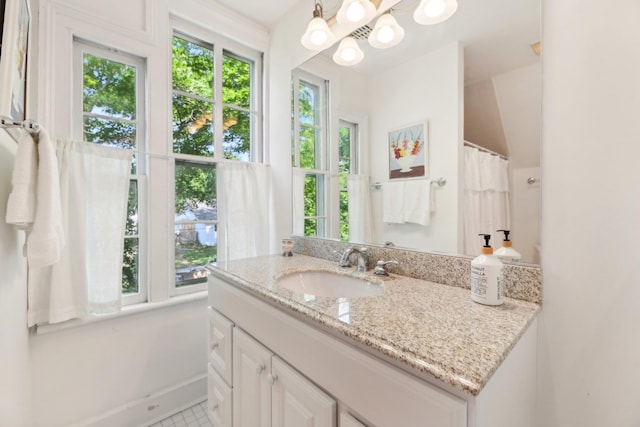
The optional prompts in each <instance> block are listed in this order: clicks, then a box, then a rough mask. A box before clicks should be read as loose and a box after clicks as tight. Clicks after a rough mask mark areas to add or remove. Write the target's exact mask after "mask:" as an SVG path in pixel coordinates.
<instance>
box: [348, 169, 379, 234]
mask: <svg viewBox="0 0 640 427" xmlns="http://www.w3.org/2000/svg"><path fill="white" fill-rule="evenodd" d="M347 192H348V194H349V240H351V241H355V242H372V241H373V218H372V210H371V196H370V187H369V177H368V176H366V175H349V176H347Z"/></svg>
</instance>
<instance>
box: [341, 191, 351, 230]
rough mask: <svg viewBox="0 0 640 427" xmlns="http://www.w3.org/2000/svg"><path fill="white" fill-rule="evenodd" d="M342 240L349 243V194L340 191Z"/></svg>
mask: <svg viewBox="0 0 640 427" xmlns="http://www.w3.org/2000/svg"><path fill="white" fill-rule="evenodd" d="M340 240H342V241H344V242H347V241H349V193H347V191H346V190H342V191H340Z"/></svg>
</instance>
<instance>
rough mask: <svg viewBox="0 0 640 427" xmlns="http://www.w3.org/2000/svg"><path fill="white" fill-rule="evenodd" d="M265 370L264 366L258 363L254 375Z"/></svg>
mask: <svg viewBox="0 0 640 427" xmlns="http://www.w3.org/2000/svg"><path fill="white" fill-rule="evenodd" d="M265 369H266V366H265V365H264V363H259V364H258V366H257V367H256V373H257V374H261V373H262V371H264V370H265Z"/></svg>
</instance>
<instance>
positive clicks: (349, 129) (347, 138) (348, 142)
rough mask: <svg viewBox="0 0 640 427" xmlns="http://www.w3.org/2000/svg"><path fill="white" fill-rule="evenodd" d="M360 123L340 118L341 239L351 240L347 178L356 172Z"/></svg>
mask: <svg viewBox="0 0 640 427" xmlns="http://www.w3.org/2000/svg"><path fill="white" fill-rule="evenodd" d="M357 132H358V125H357V124H356V123H351V122H347V121H345V120H340V128H339V129H338V191H339V206H340V240H342V241H343V242H348V241H349V190H348V186H347V178H348V176H349V175H350V174H356V173H358V171H357V166H356V159H355V153H356V152H357V150H356V149H355V146H356V141H357Z"/></svg>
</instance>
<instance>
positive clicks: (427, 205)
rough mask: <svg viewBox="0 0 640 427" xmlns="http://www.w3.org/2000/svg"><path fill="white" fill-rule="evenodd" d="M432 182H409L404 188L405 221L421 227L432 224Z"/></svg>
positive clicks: (423, 180)
mask: <svg viewBox="0 0 640 427" xmlns="http://www.w3.org/2000/svg"><path fill="white" fill-rule="evenodd" d="M430 217H431V181H430V180H426V179H422V180H416V181H407V182H406V183H405V187H404V220H405V221H406V222H412V223H415V224H420V225H425V226H426V225H429V223H430V222H431V218H430Z"/></svg>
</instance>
